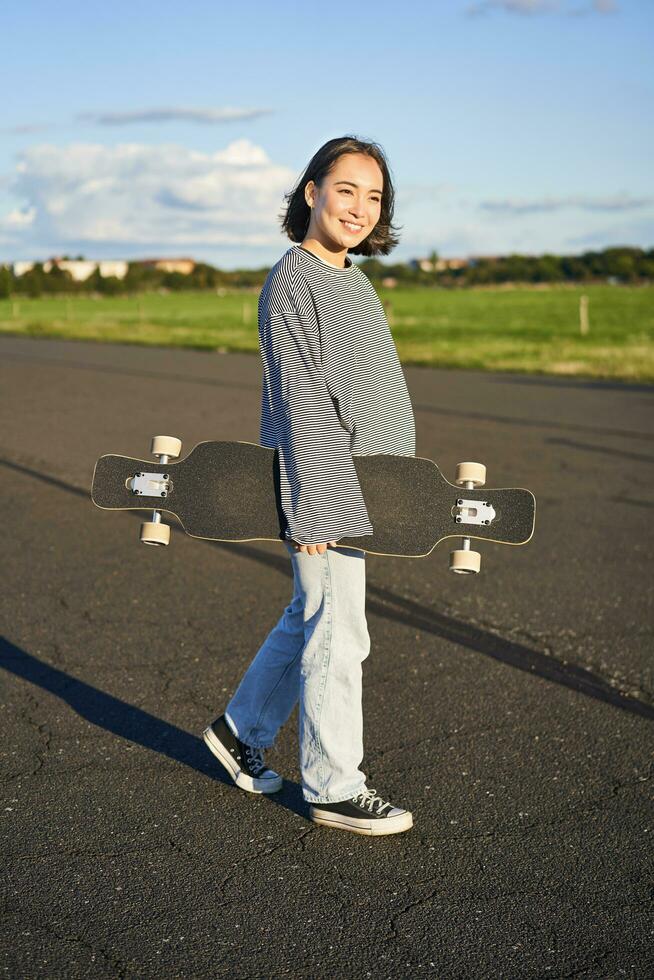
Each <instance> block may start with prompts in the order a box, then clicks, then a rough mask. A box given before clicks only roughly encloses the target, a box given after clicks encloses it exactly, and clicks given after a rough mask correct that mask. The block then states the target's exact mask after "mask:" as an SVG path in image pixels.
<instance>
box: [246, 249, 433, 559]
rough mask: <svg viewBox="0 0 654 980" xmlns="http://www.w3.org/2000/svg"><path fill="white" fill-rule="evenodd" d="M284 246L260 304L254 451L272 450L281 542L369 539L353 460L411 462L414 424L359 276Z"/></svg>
mask: <svg viewBox="0 0 654 980" xmlns="http://www.w3.org/2000/svg"><path fill="white" fill-rule="evenodd" d="M345 261H346V265H345V267H344V268H342V269H341V268H338V267H337V266H333V265H330V264H329V263H327V262H324V261H323V260H322V259H321V258H319V257H318V256H317V255H314V253H313V252H310V251H308V250H307V249H305V248H303V247H302V246H301V245H293V246H292V247H291V248H289V249H288V251H287V252H285V254H284V255H283V256H282V257H281V259H280V260H279V261H278V262H277V263H276V265H274V266H273V268H272V269H271V270H270V273H269V274H268V278H267V279H266V282H265V283H264V286H263V289H262V290H261V294H260V297H259V304H258V320H259V346H260V351H261V358H262V361H263V387H262V394H261V427H260V442H261V444H262V445H264V446H269V447H272V448H275V449H277V450H278V456H279V470H280V495H281V506H282V510H283V512H284V515H285V517H286V520H287V524H288V527H287V528H286V530H285V536H286V538H287V539H291V538H292V539H294V540H295V541H298V542H299V543H301V544H319V543H322V542H326V541H332V540H335V541H338V539H339V538H341V537H344V536H348V537H350V536H354V537H356V536H363V535H366V534H372V533H373V527H372V524H371V523H370V519H369V517H368V512H367V510H366V504H365V501H364V499H363V495H362V493H361V487H360V485H359V481H358V478H357V474H356V469H355V466H354V462H353V458H352V457H353V456H366V455H371V454H376V453H394V454H398V455H403V456H415V420H414V415H413V408H412V406H411V400H410V397H409V392H408V389H407V385H406V381H405V378H404V374H403V372H402V367H401V365H400V361H399V358H398V355H397V350H396V347H395V343H394V342H393V338H392V336H391V332H390V329H389V326H388V322H387V320H386V315H385V313H384V308H383V306H382V304H381V302H380V300H379V297H378V296H377V294H376V292H375V290H374V288H373V286H372V285H371V283H370V280H369V279H368V277H367V276H366V275H365V273H364V272H363V271H362V270H361V269H360V268H359V267H358V266H357V265H355V264H354V263H353V262H352V259H351V258H350V257H349V256H346V260H345Z"/></svg>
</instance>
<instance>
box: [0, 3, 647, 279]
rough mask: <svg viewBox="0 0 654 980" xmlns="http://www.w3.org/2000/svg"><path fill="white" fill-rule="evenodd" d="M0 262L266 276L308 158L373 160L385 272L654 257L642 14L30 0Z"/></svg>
mask: <svg viewBox="0 0 654 980" xmlns="http://www.w3.org/2000/svg"><path fill="white" fill-rule="evenodd" d="M2 20H3V35H4V39H3V40H4V43H3V55H2V59H1V64H0V84H1V85H2V92H3V96H4V97H3V99H2V109H1V111H0V133H1V134H2V139H1V141H0V261H13V260H16V259H44V258H47V257H48V256H49V255H53V254H62V253H70V254H79V253H82V254H84V255H85V256H86V257H88V258H121V257H125V258H135V257H139V256H153V255H192V256H194V257H196V258H198V259H203V260H205V261H209V262H213V263H215V264H217V265H219V266H221V267H223V268H227V269H229V268H235V267H237V266H260V265H263V264H269V263H272V262H274V261H276V260H277V258H278V257H279V256H280V255H281V254H282V253H283V251H284V250H285V249H286V248H287V247H288V246H289V245H290V242H289V240H288V239H287V238H285V237H284V236H282V234H281V233H280V230H279V223H278V218H277V216H278V213H279V211H280V210H281V208H282V206H283V195H284V193H285V192H286V191H288V190H290V189H291V188H292V187H293V185H294V183H295V181H296V180H297V178H298V177H299V176H300V174H301V173H302V171H303V170H304V168H305V166H306V164H307V163H308V161H309V159H310V158H311V156H312V155H313V153H314V152H315V151H316V150H317V149H318V148H319V147H320V146H321V145H322V143H324V142H325V141H326V140H328V139H332V138H333V137H335V136H340V135H344V134H346V133H353V134H355V135H357V136H359V137H361V138H364V139H372V140H375V141H376V142H378V143H380V144H381V145H382V146H383V148H384V150H385V151H386V154H387V156H388V159H389V162H390V165H391V169H392V172H393V177H394V180H395V187H396V192H397V204H396V214H395V220H396V222H397V223H399V224H400V225H401V226H402V231H401V238H402V240H401V244H400V245H399V246H398V247H397V248H396V249H395V251H394V252H393V253H392V255H391V256H389V258H388V260H389V261H390V260H392V259H394V260H398V261H403V260H407V259H409V258H412V257H414V256H417V255H424V254H427V253H428V252H430V251H431V250H432V249H436V250H437V251H438V252H439V253H440V254H441V255H445V256H463V255H470V254H498V253H506V252H509V251H519V252H523V253H528V254H537V253H541V252H545V251H554V252H559V253H580V252H583V251H585V250H587V249H599V248H604V247H605V246H609V245H623V244H629V245H640V246H642V247H652V246H654V186H653V184H654V181H653V179H652V172H653V169H654V168H653V166H652V161H653V160H654V127H653V126H652V121H653V120H652V116H653V110H652V106H653V105H654V78H653V75H654V69H653V67H652V63H653V60H654V59H652V50H653V49H654V29H653V28H654V2H652V0H432V2H430V3H422V2H414V0H405V2H404V3H398V2H391V0H377V2H374V3H369V2H367V0H358V2H356V3H351V4H347V5H345V4H331V5H329V4H322V5H311V4H306V3H299V2H295V0H274V2H273V0H269V2H263V0H249V2H248V3H247V4H243V5H237V4H234V3H232V2H230V3H227V2H220V0H212V2H205V0H186V2H185V3H184V4H180V3H170V2H168V0H158V2H156V3H154V2H151V0H142V2H139V0H132V2H130V3H127V2H125V0H114V2H113V3H111V4H107V3H106V2H102V3H100V2H97V0H87V2H86V3H84V4H81V3H79V2H75V3H72V2H70V0H63V2H60V3H57V4H56V5H52V4H51V3H46V2H45V0H42V2H37V0H22V2H21V3H20V4H14V5H12V6H11V7H8V8H7V9H5V10H4V11H3V16H2Z"/></svg>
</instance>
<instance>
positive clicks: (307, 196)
mask: <svg viewBox="0 0 654 980" xmlns="http://www.w3.org/2000/svg"><path fill="white" fill-rule="evenodd" d="M315 188H316V185H315V183H314V182H313V181H312V180H309V181H307V183H306V184H305V187H304V200H305V201H306V202H307V204H308V205H309V207H310V208H312V207H313V195H314V193H315Z"/></svg>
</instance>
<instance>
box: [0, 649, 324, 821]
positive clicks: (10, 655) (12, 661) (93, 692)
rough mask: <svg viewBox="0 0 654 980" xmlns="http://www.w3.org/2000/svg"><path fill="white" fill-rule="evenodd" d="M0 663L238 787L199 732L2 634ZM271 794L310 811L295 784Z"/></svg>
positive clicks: (125, 733) (131, 737) (82, 711)
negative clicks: (131, 701) (40, 656)
mask: <svg viewBox="0 0 654 980" xmlns="http://www.w3.org/2000/svg"><path fill="white" fill-rule="evenodd" d="M0 666H1V667H3V668H4V669H5V670H6V671H8V672H9V673H12V674H15V676H16V677H21V678H23V680H26V681H29V682H30V683H31V684H36V685H37V686H38V687H41V688H43V690H44V691H49V692H50V693H51V694H54V695H55V696H56V697H58V698H61V699H62V701H65V702H66V703H67V704H69V705H70V707H71V708H72V709H73V711H76V712H77V714H78V715H80V716H81V717H82V718H85V719H86V720H87V721H90V722H91V724H93V725H97V726H98V727H100V728H104V729H106V731H108V732H111V733H112V735H118V736H119V737H120V738H124V739H126V740H127V741H129V742H134V743H135V744H137V745H142V746H143V747H144V748H146V749H150V750H151V751H152V752H159V753H160V754H161V755H165V756H167V757H168V758H169V759H173V760H174V761H175V762H179V763H181V764H182V765H185V766H188V767H189V768H190V769H195V771H196V772H199V773H201V774H202V775H203V776H208V777H209V778H211V779H214V780H217V781H218V782H222V783H225V785H228V786H230V787H233V788H234V789H235V790H236V787H235V786H234V783H233V782H232V781H231V779H230V778H229V777H228V776H227V774H226V773H225V772H224V770H223V768H222V766H221V765H220V763H219V762H218V761H217V760H215V759H213V758H212V756H211V753H210V752H209V749H208V748H207V747H206V745H205V744H204V741H203V740H202V739H201V738H199V737H198V736H197V735H190V734H189V733H188V732H185V731H184V730H183V729H181V728H178V727H177V726H176V725H171V724H170V723H169V722H167V721H163V720H162V719H161V718H156V717H155V716H154V715H151V714H149V713H148V712H147V711H143V709H142V708H136V707H134V705H132V704H128V703H127V702H126V701H121V699H120V698H116V697H114V696H113V695H112V694H107V693H106V692H105V691H100V690H99V689H98V688H97V687H93V686H92V685H91V684H87V683H86V682H85V681H80V680H78V679H77V678H76V677H72V676H71V675H70V674H66V673H65V672H64V671H63V670H59V669H58V668H57V667H51V666H50V665H49V664H46V663H44V662H43V661H42V660H39V659H38V658H37V657H33V656H32V655H31V654H29V653H26V652H25V651H24V650H21V649H20V648H19V647H17V646H15V645H14V644H13V643H10V642H9V641H8V640H6V639H5V638H4V637H0ZM238 792H242V791H238ZM267 798H268V799H270V800H271V801H272V802H273V803H277V804H280V805H281V806H283V807H285V808H286V809H288V810H292V811H293V812H294V813H298V814H299V815H300V816H307V815H308V804H307V803H306V802H305V801H304V798H303V796H302V791H301V787H300V786H299V785H298V784H297V783H294V782H291V781H289V780H286V779H285V780H284V785H283V788H282V789H281V790H280V792H279V793H271V794H268V795H267Z"/></svg>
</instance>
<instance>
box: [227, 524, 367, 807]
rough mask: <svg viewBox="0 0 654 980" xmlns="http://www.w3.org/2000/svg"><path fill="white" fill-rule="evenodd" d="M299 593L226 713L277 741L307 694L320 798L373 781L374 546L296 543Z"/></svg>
mask: <svg viewBox="0 0 654 980" xmlns="http://www.w3.org/2000/svg"><path fill="white" fill-rule="evenodd" d="M284 544H285V547H286V549H287V551H288V553H289V555H290V557H291V561H292V564H293V579H294V591H293V598H292V599H291V603H290V605H289V606H287V607H286V609H285V610H284V613H283V614H282V617H281V619H280V620H279V622H278V623H277V625H276V626H275V627H274V628H273V629H272V630H271V632H270V633H269V634H268V636H267V638H266V639H265V641H264V643H263V645H262V646H261V648H260V649H259V651H258V653H257V655H256V656H255V658H254V660H253V661H252V663H251V664H250V666H249V667H248V669H247V671H246V673H245V674H244V676H243V679H242V680H241V683H240V684H239V686H238V689H237V690H236V693H235V694H234V696H233V698H232V699H231V701H230V702H229V704H228V705H227V708H226V709H225V719H226V721H227V724H228V725H229V727H230V728H231V729H232V731H233V732H234V734H235V735H236V736H237V737H238V738H240V739H241V741H242V742H245V743H246V745H252V746H260V747H261V748H270V747H271V746H272V745H273V744H274V740H275V736H276V735H277V732H278V731H279V729H280V728H281V726H282V725H283V724H284V722H285V721H287V720H288V717H289V715H290V714H291V711H292V710H293V708H294V706H295V704H296V702H297V701H298V700H299V736H300V772H301V775H302V793H303V796H304V799H305V800H308V801H309V802H311V803H336V802H338V801H339V800H347V799H350V798H351V797H353V796H356V794H357V793H360V792H361V791H362V790H363V789H364V788H365V782H366V777H365V773H363V772H362V771H361V770H360V769H359V765H360V763H361V761H362V759H363V708H362V675H363V670H362V667H361V664H362V662H363V661H364V660H365V658H366V657H367V656H368V654H369V652H370V636H369V634H368V625H367V623H366V615H365V602H366V563H365V557H366V555H365V552H364V551H360V550H359V549H356V548H327V550H326V551H325V553H324V554H322V555H319V554H315V555H309V554H307V553H306V552H301V551H295V549H294V548H293V546H292V545H291V544H290V543H288V542H284Z"/></svg>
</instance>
